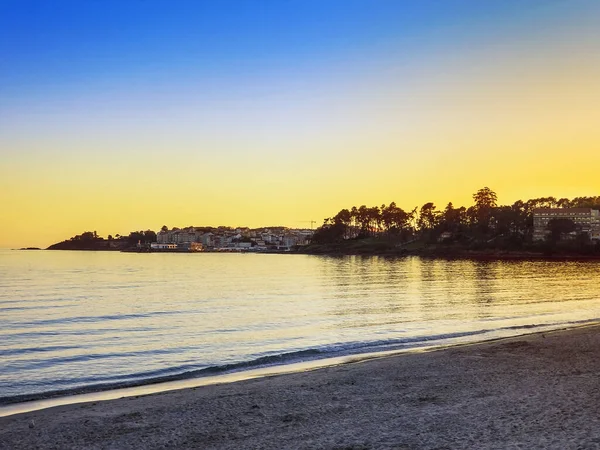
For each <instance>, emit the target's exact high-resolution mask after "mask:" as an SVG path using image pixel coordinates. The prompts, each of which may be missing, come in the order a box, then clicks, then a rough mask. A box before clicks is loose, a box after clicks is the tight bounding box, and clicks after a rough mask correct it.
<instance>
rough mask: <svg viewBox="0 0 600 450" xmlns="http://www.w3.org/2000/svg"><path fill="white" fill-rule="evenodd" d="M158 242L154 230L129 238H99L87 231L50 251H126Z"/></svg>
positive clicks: (138, 232)
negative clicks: (139, 245)
mask: <svg viewBox="0 0 600 450" xmlns="http://www.w3.org/2000/svg"><path fill="white" fill-rule="evenodd" d="M138 242H139V243H142V244H146V243H151V242H156V233H155V232H154V231H152V230H146V231H132V232H131V233H129V235H128V236H121V235H118V234H117V235H115V237H113V236H112V235H110V234H109V235H108V238H106V239H105V238H103V237H101V236H98V234H97V233H96V232H95V231H86V232H84V233H81V234H78V235H76V236H73V237H72V238H70V239H67V240H65V241H62V242H59V243H57V244H53V245H51V246H50V247H48V250H124V249H127V248H131V247H135V246H136V245H137V244H138Z"/></svg>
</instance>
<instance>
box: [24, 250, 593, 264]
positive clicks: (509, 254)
mask: <svg viewBox="0 0 600 450" xmlns="http://www.w3.org/2000/svg"><path fill="white" fill-rule="evenodd" d="M14 250H25V249H14ZM41 250H50V251H75V252H117V253H136V254H163V253H169V254H174V253H179V254H186V255H188V254H236V255H237V254H251V255H306V256H326V257H341V256H382V257H388V258H404V257H410V256H419V257H421V258H425V259H439V260H447V261H451V260H474V261H488V260H489V261H557V262H564V261H600V254H598V253H596V254H593V253H592V254H589V253H561V252H556V253H549V254H548V253H544V252H529V251H509V250H448V249H437V250H432V249H429V250H408V249H403V248H398V249H386V250H354V249H324V250H323V249H309V250H308V251H304V249H299V250H289V251H288V250H269V251H252V250H243V249H240V250H204V251H184V250H147V249H142V250H140V249H134V248H130V249H117V248H110V249H109V248H93V249H91V248H87V249H86V248H79V249H76V248H71V249H61V248H46V249H41Z"/></svg>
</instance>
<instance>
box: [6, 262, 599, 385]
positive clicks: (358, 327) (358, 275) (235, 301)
mask: <svg viewBox="0 0 600 450" xmlns="http://www.w3.org/2000/svg"><path fill="white" fill-rule="evenodd" d="M599 268H600V264H598V263H594V262H566V263H565V262H545V261H459V260H457V261H445V260H432V259H421V258H418V257H409V258H384V257H376V256H375V257H366V256H362V257H361V256H349V257H339V258H333V257H317V256H304V255H240V254H225V255H224V254H121V253H102V252H49V251H46V252H18V251H2V252H0V320H1V323H2V327H1V330H0V397H8V396H14V395H18V394H25V393H36V392H46V391H52V390H62V389H71V388H73V387H76V386H82V385H92V384H107V383H108V384H110V383H125V382H131V381H139V380H145V379H152V378H156V377H164V376H169V375H176V374H181V373H186V372H190V371H202V370H214V368H215V366H225V365H228V364H239V363H240V362H249V361H253V360H256V359H258V358H265V357H273V356H276V355H282V354H288V356H289V358H290V359H289V360H290V361H291V360H293V358H294V357H307V355H312V356H315V355H318V356H328V355H339V354H340V353H344V352H346V353H348V352H350V353H351V352H356V351H366V350H369V349H373V348H390V347H393V346H396V347H402V346H404V347H406V346H419V345H425V343H428V344H429V343H430V341H429V340H430V339H434V340H436V342H440V343H442V342H449V341H453V342H455V341H457V340H459V341H469V340H471V341H472V340H477V339H483V338H488V337H495V336H501V335H507V334H511V333H512V334H516V333H520V332H523V328H520V327H525V326H529V325H532V324H536V325H547V326H557V324H564V323H569V322H575V321H581V320H590V319H596V318H597V317H599V316H600V314H599V311H600V308H599V304H598V300H599V299H600V290H599V289H598V288H597V274H598V270H599ZM309 349H315V351H313V352H311V353H309V354H307V353H306V352H305V351H306V350H309ZM295 352H303V353H295ZM286 358H287V357H284V356H282V357H281V361H282V362H286V361H288V359H286ZM261 361H263V362H264V361H265V360H264V359H262V360H261ZM268 361H270V362H277V361H276V360H271V359H269V360H268ZM251 366H252V365H251V364H249V365H248V367H251ZM236 367H237V366H236Z"/></svg>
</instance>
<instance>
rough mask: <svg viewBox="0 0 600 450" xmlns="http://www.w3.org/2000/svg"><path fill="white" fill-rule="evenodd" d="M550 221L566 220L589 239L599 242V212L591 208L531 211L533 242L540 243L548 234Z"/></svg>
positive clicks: (537, 209)
mask: <svg viewBox="0 0 600 450" xmlns="http://www.w3.org/2000/svg"><path fill="white" fill-rule="evenodd" d="M552 219H568V220H572V221H573V223H574V224H575V225H576V226H577V227H578V231H580V232H582V233H587V234H588V235H589V237H590V239H594V240H600V211H598V210H597V209H592V208H536V209H534V210H533V240H534V241H541V240H544V239H545V238H546V236H547V235H548V234H549V233H550V231H549V230H548V223H549V222H550V221H551V220H552Z"/></svg>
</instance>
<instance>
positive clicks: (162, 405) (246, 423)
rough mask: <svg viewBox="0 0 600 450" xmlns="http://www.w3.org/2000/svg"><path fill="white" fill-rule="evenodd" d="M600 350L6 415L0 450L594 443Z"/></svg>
mask: <svg viewBox="0 0 600 450" xmlns="http://www.w3.org/2000/svg"><path fill="white" fill-rule="evenodd" d="M598 345H600V324H598V322H595V323H590V324H585V325H579V326H575V327H569V328H566V329H560V330H553V331H543V332H534V333H530V334H526V335H518V336H514V337H508V338H499V339H495V340H490V341H484V342H477V343H468V344H459V345H453V346H449V347H446V348H442V349H439V348H438V349H434V350H428V351H423V350H421V351H416V352H411V353H405V354H401V355H395V356H379V357H373V358H370V359H365V360H359V361H348V362H347V363H345V364H339V365H335V366H328V367H325V368H320V369H318V370H309V371H300V372H294V373H290V374H284V375H272V376H268V375H267V376H263V377H261V378H253V379H247V380H244V381H237V382H235V383H227V384H225V383H222V384H213V385H207V386H203V387H192V388H188V389H178V390H173V391H168V392H162V393H154V394H151V395H144V396H134V397H126V398H121V399H116V400H109V401H94V402H91V403H90V402H88V403H78V404H70V405H63V406H57V407H53V408H50V409H42V410H37V411H33V412H26V413H20V414H16V415H11V416H6V417H2V418H0V430H2V431H0V447H2V443H5V445H8V447H6V448H26V447H39V448H52V447H61V448H82V447H85V448H159V447H162V446H163V445H171V446H174V447H179V448H191V447H195V446H206V447H211V448H241V447H245V448H248V447H250V448H256V447H263V448H284V447H285V448H288V447H292V448H314V447H327V448H335V446H340V447H341V448H344V447H343V446H345V447H346V448H352V447H351V446H352V445H354V446H355V448H372V447H376V448H398V447H400V448H402V446H405V447H408V448H430V447H431V446H435V445H437V446H449V447H451V448H485V447H487V448H504V447H506V446H510V445H509V443H512V444H514V445H516V444H519V445H524V446H526V447H529V448H542V447H544V448H571V447H576V446H578V445H579V446H581V445H584V446H585V443H587V444H588V446H589V445H592V443H594V442H595V443H598V442H600V431H596V430H600V427H598V426H597V425H598V424H600V417H599V415H598V414H597V407H596V405H597V404H598V401H599V400H600V388H599V387H598V386H597V377H598V376H599V375H600V358H598V356H599V355H600V350H599V348H600V347H599V346H598ZM476 419H477V420H476ZM561 424H562V425H564V426H562V425H561ZM567 425H568V426H567ZM516 426H518V429H516V428H515V427H516ZM492 431H493V433H492ZM169 442H171V443H172V444H169ZM544 443H545V444H544ZM512 444H511V445H512ZM360 446H362V447H360Z"/></svg>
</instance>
